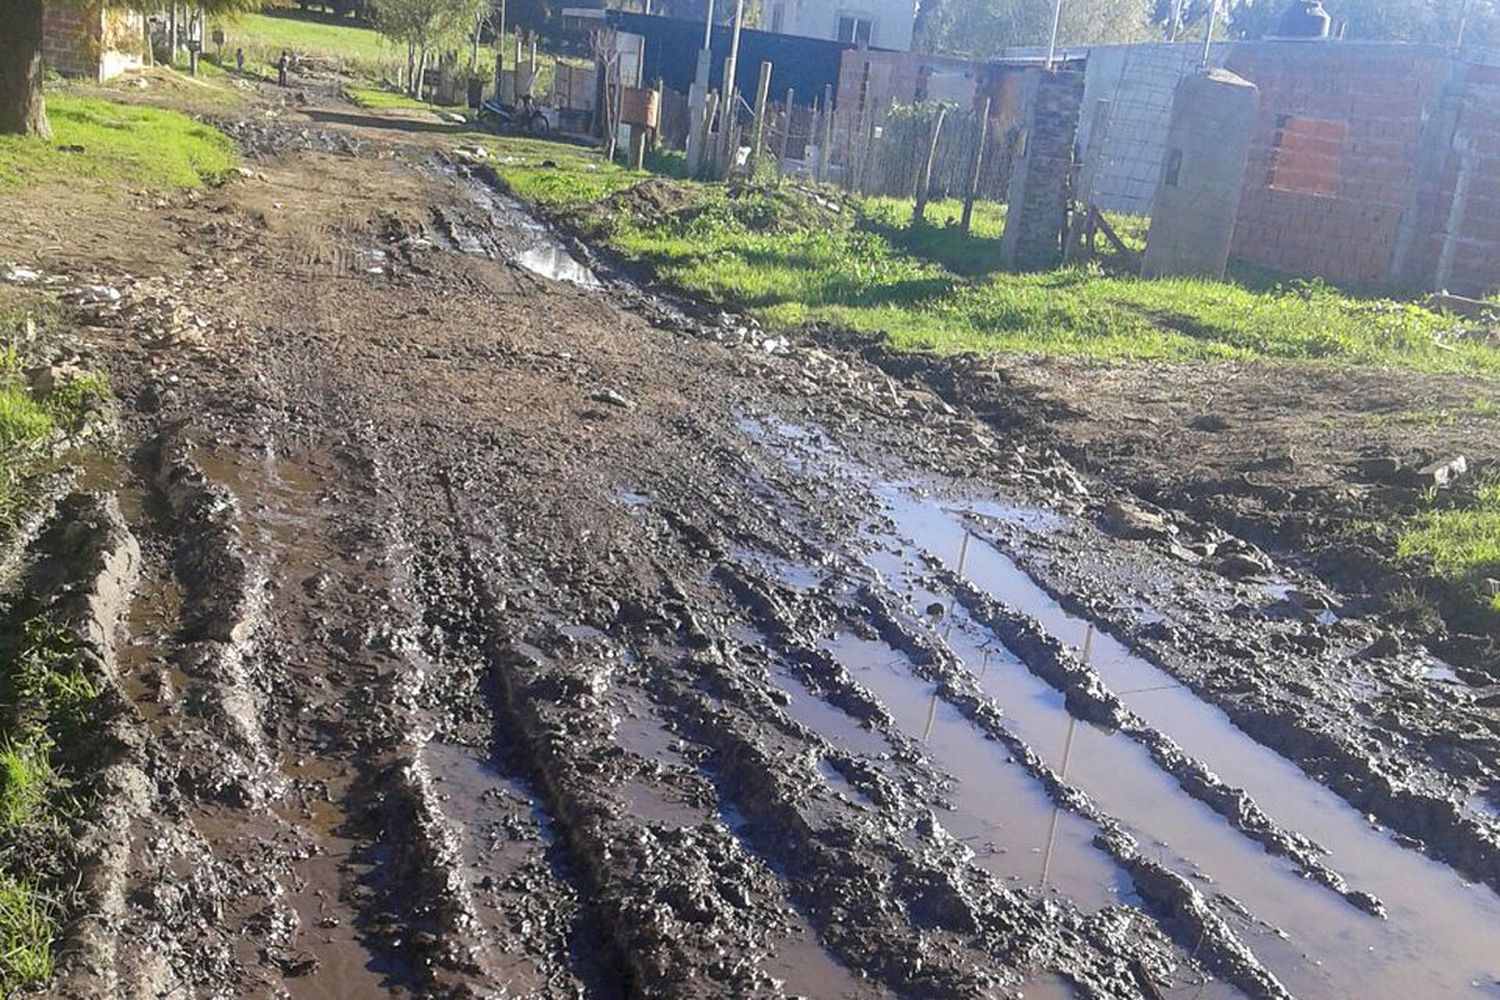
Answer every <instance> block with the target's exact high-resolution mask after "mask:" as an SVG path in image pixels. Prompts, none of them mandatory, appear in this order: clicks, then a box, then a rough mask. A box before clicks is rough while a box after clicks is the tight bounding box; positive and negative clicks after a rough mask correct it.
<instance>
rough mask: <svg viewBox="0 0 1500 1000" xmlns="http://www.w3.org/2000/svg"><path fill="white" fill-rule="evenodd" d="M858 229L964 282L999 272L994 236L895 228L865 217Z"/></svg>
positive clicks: (948, 228)
mask: <svg viewBox="0 0 1500 1000" xmlns="http://www.w3.org/2000/svg"><path fill="white" fill-rule="evenodd" d="M859 226H860V228H861V229H863V230H865V231H866V232H868V233H873V234H874V235H876V236H879V237H880V238H882V239H884V240H885V241H886V242H887V243H889V244H891V246H893V247H896V248H897V249H898V250H901V251H902V252H904V253H907V254H910V255H911V256H913V257H917V258H919V259H921V260H927V261H931V262H932V263H934V264H937V265H939V266H941V267H943V268H945V269H946V270H948V271H951V272H952V273H954V274H957V275H961V276H962V277H965V278H980V277H984V276H985V275H987V274H994V273H995V272H997V271H999V270H1000V237H998V236H975V235H973V234H972V233H966V232H964V231H963V230H962V229H960V228H959V227H957V226H946V225H943V226H934V225H930V224H927V225H919V226H915V227H914V226H910V225H905V226H896V225H891V224H890V223H887V222H882V221H881V220H879V219H874V218H870V217H868V216H867V217H865V218H862V219H860V221H859Z"/></svg>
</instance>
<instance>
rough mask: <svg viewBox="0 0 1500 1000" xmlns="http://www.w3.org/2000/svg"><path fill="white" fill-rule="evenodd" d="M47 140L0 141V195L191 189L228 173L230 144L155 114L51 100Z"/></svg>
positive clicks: (175, 117) (174, 115)
mask: <svg viewBox="0 0 1500 1000" xmlns="http://www.w3.org/2000/svg"><path fill="white" fill-rule="evenodd" d="M47 114H48V117H49V118H50V119H51V121H52V133H53V138H52V141H51V142H46V141H43V140H41V139H37V138H34V137H30V136H25V137H23V136H0V190H5V189H10V190H15V189H27V188H30V187H32V186H34V185H38V184H44V183H55V182H66V181H72V180H80V179H88V180H99V181H112V182H121V183H128V184H130V185H132V186H136V187H154V188H174V187H176V188H195V187H199V186H201V185H203V184H206V183H215V182H218V181H220V180H223V179H224V178H225V177H227V176H228V175H229V173H230V172H231V171H232V170H233V169H234V167H235V163H236V151H235V146H234V142H233V141H232V140H231V139H230V138H229V137H228V136H226V135H224V134H223V133H222V132H220V131H218V130H217V129H215V128H212V127H210V126H208V125H203V124H201V123H199V122H195V121H193V119H191V118H189V117H187V116H186V115H183V114H179V113H178V112H176V111H166V110H163V109H161V108H152V107H145V106H142V105H133V104H117V103H114V102H112V101H105V100H98V99H94V98H86V97H77V96H73V95H69V94H62V93H57V94H51V95H49V96H48V98H47Z"/></svg>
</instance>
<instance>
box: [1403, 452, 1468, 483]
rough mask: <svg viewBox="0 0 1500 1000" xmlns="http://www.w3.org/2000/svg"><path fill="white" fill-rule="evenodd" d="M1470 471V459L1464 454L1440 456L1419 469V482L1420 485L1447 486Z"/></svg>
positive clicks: (1417, 476)
mask: <svg viewBox="0 0 1500 1000" xmlns="http://www.w3.org/2000/svg"><path fill="white" fill-rule="evenodd" d="M1468 471H1469V460H1468V459H1466V458H1464V456H1462V455H1453V456H1451V457H1449V458H1440V459H1438V460H1437V461H1435V462H1428V463H1427V464H1426V465H1424V466H1422V467H1421V468H1420V469H1418V470H1417V473H1416V479H1417V484H1418V485H1419V486H1447V485H1448V484H1449V483H1451V482H1453V480H1455V479H1457V478H1458V477H1459V476H1461V475H1463V474H1464V473H1465V472H1468Z"/></svg>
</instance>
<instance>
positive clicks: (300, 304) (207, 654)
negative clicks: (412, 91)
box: [25, 126, 1500, 1000]
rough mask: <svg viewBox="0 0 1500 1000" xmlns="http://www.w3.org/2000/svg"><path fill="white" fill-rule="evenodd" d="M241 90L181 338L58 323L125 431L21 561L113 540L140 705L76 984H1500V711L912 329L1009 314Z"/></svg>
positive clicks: (38, 573) (976, 992)
mask: <svg viewBox="0 0 1500 1000" xmlns="http://www.w3.org/2000/svg"><path fill="white" fill-rule="evenodd" d="M251 138H253V139H254V143H253V144H252V149H253V150H255V151H256V153H257V155H258V156H259V157H260V160H261V162H260V164H259V166H260V168H261V169H262V170H263V171H264V174H265V179H264V180H253V181H248V182H246V183H244V184H239V185H234V186H231V187H228V188H226V189H223V190H222V191H219V192H216V193H214V194H213V195H211V196H209V197H208V198H207V199H204V200H203V201H202V202H201V203H197V204H193V205H184V206H182V207H181V210H180V211H178V212H175V213H174V219H175V220H176V221H175V223H174V225H175V226H176V227H177V228H176V230H175V232H173V233H170V234H169V235H170V236H171V238H175V239H179V240H181V241H182V242H183V244H184V245H190V246H192V247H193V248H194V250H195V252H199V253H203V254H205V255H215V254H217V259H218V261H219V264H218V266H220V267H221V268H222V269H223V271H224V272H225V278H226V280H224V281H222V282H204V283H201V284H196V285H185V286H183V287H182V288H181V289H180V291H178V292H177V293H175V294H177V295H179V296H180V297H181V298H182V299H183V302H182V303H181V304H182V305H183V306H184V307H185V308H189V309H190V310H191V312H192V313H193V314H194V315H196V316H199V317H204V318H205V321H206V322H205V325H206V328H207V329H208V331H209V332H208V333H206V334H205V336H204V337H203V338H202V340H201V342H199V343H193V344H186V345H184V344H182V343H180V342H176V341H172V340H170V339H165V338H157V339H151V338H146V337H143V336H137V334H138V333H139V332H140V331H136V330H134V329H133V328H132V327H131V325H130V324H129V323H126V324H124V325H122V326H114V325H105V324H103V323H102V322H101V321H98V320H97V317H95V316H92V315H91V314H90V312H89V310H87V309H85V308H82V307H80V309H79V310H78V312H77V314H76V315H75V317H74V318H75V319H76V320H77V321H79V322H80V323H82V324H84V325H86V326H95V327H96V328H95V329H93V331H92V332H91V333H90V334H89V335H90V336H91V337H92V338H94V339H95V340H96V341H97V343H98V345H99V349H100V350H101V351H102V352H103V353H104V354H105V356H106V357H107V358H108V361H109V364H110V367H111V372H112V376H113V379H114V384H115V386H116V387H117V391H118V392H119V394H120V396H121V398H122V399H123V400H125V401H126V406H125V408H124V412H122V414H121V418H120V419H121V425H122V432H123V435H124V439H125V440H126V441H127V442H129V443H130V445H129V447H128V448H127V451H126V457H125V458H124V460H122V461H120V462H118V463H108V462H106V463H102V464H95V465H94V466H93V467H91V469H90V470H89V472H88V473H87V475H86V476H85V479H86V482H85V484H84V485H86V486H88V487H90V488H91V490H92V491H91V492H80V493H78V494H75V495H72V496H69V497H67V498H66V499H64V500H63V501H62V502H61V504H60V505H59V507H58V510H57V514H56V516H55V517H54V518H53V520H52V522H51V524H52V526H51V527H44V528H42V530H41V531H40V533H39V534H38V535H37V538H36V541H35V543H34V545H33V550H34V552H35V554H36V555H37V558H36V559H34V560H33V561H32V562H31V563H29V564H28V566H29V567H30V568H28V570H27V577H26V579H27V580H28V581H31V582H28V583H27V584H26V588H27V589H26V591H25V592H26V593H28V594H34V595H37V596H35V597H34V598H29V599H34V600H38V601H40V600H47V599H49V598H47V597H46V596H45V595H46V594H49V593H54V592H60V591H59V587H58V586H57V585H55V584H53V585H48V584H46V583H45V581H47V580H50V579H53V578H55V577H58V576H60V575H61V576H67V577H68V578H70V579H74V580H81V581H84V582H83V583H82V584H78V585H73V586H70V587H68V588H65V589H66V593H67V594H68V595H69V596H68V597H67V598H66V599H67V600H68V601H72V602H74V603H75V604H77V606H78V608H79V611H78V618H77V621H78V622H79V624H78V625H77V626H76V627H77V628H78V630H79V633H80V635H83V636H85V637H86V641H87V642H88V643H89V644H90V646H89V648H90V649H93V650H95V659H96V660H97V667H96V669H97V672H98V674H99V676H100V677H101V678H102V679H104V680H107V681H108V684H107V690H108V692H109V694H108V696H107V698H106V699H105V703H106V705H107V706H109V708H108V710H107V711H104V712H102V713H101V725H103V726H107V727H108V728H109V731H110V732H111V733H113V734H115V735H114V738H113V739H112V741H111V742H110V746H111V747H113V748H115V749H113V750H112V751H111V752H112V755H113V756H112V757H111V759H110V762H109V765H108V766H107V767H105V768H103V769H101V771H100V775H101V777H100V789H101V792H102V801H103V802H104V803H106V805H105V806H104V807H102V808H101V809H99V810H98V819H97V821H96V822H94V823H93V824H91V825H90V827H89V829H88V830H86V831H85V832H84V835H83V836H81V837H80V838H79V840H78V853H79V858H80V863H81V864H82V865H83V870H85V871H86V872H88V875H87V877H86V879H85V883H84V886H85V890H84V891H85V893H86V895H87V897H88V899H89V901H90V902H89V904H88V905H87V906H86V907H83V908H81V909H80V911H79V912H85V913H87V914H88V916H86V917H82V918H80V919H78V920H77V921H75V923H74V925H73V926H72V927H70V928H69V934H68V938H67V942H66V946H65V947H64V949H63V953H64V961H63V963H62V967H63V970H64V972H63V975H62V977H61V978H60V980H59V986H58V991H59V992H60V994H61V995H67V996H80V997H81V996H93V995H124V996H147V995H157V994H158V993H162V992H171V991H174V990H175V991H177V992H178V993H179V994H192V995H201V996H268V995H281V996H291V997H334V996H340V997H343V996H376V995H395V996H538V997H542V996H545V997H553V996H604V997H612V996H653V997H655V996H683V997H699V996H720V995H723V996H767V997H774V996H791V995H803V996H816V997H835V996H856V997H882V996H930V997H972V996H1014V995H1018V994H1019V993H1021V992H1023V991H1024V992H1025V994H1026V995H1027V996H1038V995H1040V996H1069V995H1076V996H1082V997H1090V998H1122V1000H1123V998H1137V997H1143V996H1145V997H1152V996H1156V995H1162V996H1189V995H1194V996H1209V997H1231V996H1245V997H1252V998H1273V997H1276V998H1280V997H1288V996H1299V997H1340V996H1355V995H1357V996H1366V997H1407V996H1413V995H1434V996H1436V995H1443V996H1448V995H1454V996H1462V995H1474V996H1485V995H1490V994H1492V993H1493V991H1494V990H1495V989H1496V988H1497V984H1500V980H1497V975H1500V969H1497V967H1496V966H1495V965H1494V949H1493V947H1492V945H1493V941H1494V935H1495V934H1496V933H1500V899H1497V897H1496V895H1495V892H1494V890H1495V889H1496V888H1500V873H1497V870H1496V868H1497V865H1496V854H1495V851H1496V847H1497V845H1500V824H1497V821H1496V818H1495V810H1494V807H1493V799H1492V798H1490V796H1492V795H1493V790H1494V787H1495V778H1496V775H1495V770H1494V767H1495V763H1494V762H1495V753H1494V751H1495V739H1496V719H1495V716H1494V710H1493V709H1490V708H1486V707H1484V706H1483V705H1480V704H1479V703H1478V700H1477V698H1476V695H1475V693H1474V691H1473V689H1471V688H1469V687H1468V686H1467V685H1464V684H1462V682H1461V681H1457V680H1456V678H1455V679H1454V680H1452V681H1450V680H1449V679H1447V678H1448V674H1445V673H1444V672H1443V665H1442V664H1441V663H1439V662H1438V661H1436V660H1433V659H1432V658H1431V657H1430V656H1429V655H1428V654H1426V653H1424V652H1420V651H1414V650H1411V649H1409V648H1408V649H1403V650H1400V651H1399V652H1397V653H1395V654H1391V655H1386V654H1383V653H1382V652H1381V650H1382V649H1383V648H1384V647H1383V645H1382V643H1381V639H1382V636H1383V635H1384V634H1385V631H1384V629H1383V628H1382V626H1381V625H1380V623H1379V622H1378V621H1372V620H1368V619H1364V618H1361V617H1359V616H1358V615H1357V614H1348V613H1343V612H1344V609H1343V608H1342V607H1341V605H1340V601H1339V595H1338V593H1337V592H1336V591H1334V590H1331V589H1330V588H1328V587H1326V586H1324V585H1323V584H1321V583H1320V582H1319V581H1318V580H1316V579H1314V578H1311V577H1307V576H1303V575H1300V574H1299V573H1297V572H1295V571H1293V570H1292V569H1290V568H1287V567H1284V566H1277V565H1275V563H1274V562H1273V561H1272V560H1271V559H1270V558H1269V557H1267V556H1266V555H1265V554H1264V553H1262V552H1260V550H1258V549H1256V548H1255V547H1254V546H1251V545H1248V544H1246V543H1243V542H1241V541H1239V540H1237V539H1235V538H1233V537H1231V536H1229V535H1227V534H1226V533H1225V532H1224V531H1222V530H1220V529H1218V528H1214V527H1211V526H1206V525H1202V524H1198V523H1195V522H1193V521H1192V520H1191V519H1189V518H1187V517H1185V516H1183V515H1181V514H1178V513H1175V512H1170V511H1155V512H1153V511H1151V510H1149V509H1147V508H1145V507H1143V506H1141V505H1139V504H1138V503H1136V502H1135V501H1133V500H1131V499H1130V498H1129V496H1128V495H1127V494H1123V493H1121V492H1119V491H1118V490H1117V489H1116V488H1115V487H1113V486H1111V485H1110V484H1109V483H1107V482H1105V481H1102V480H1098V479H1086V478H1084V477H1082V476H1080V475H1079V474H1078V473H1077V472H1076V471H1075V470H1074V469H1073V468H1072V467H1071V466H1070V465H1069V464H1068V463H1067V462H1066V461H1065V460H1064V459H1063V458H1062V457H1061V456H1060V455H1059V454H1058V453H1057V452H1055V451H1053V450H1051V449H1050V448H1048V447H1045V446H1040V447H1039V446H1038V442H1037V440H1036V439H1035V437H1033V436H1031V435H1030V434H1029V433H1028V434H1027V435H1020V434H1016V435H1012V434H1010V433H1009V432H1008V431H1007V427H1006V425H1005V423H1004V422H1003V421H1002V420H1000V419H999V418H998V416H997V417H996V419H993V420H992V419H991V414H988V413H987V412H985V411H984V410H982V409H979V408H978V406H977V404H976V403H975V402H974V400H975V399H976V398H977V397H975V396H972V395H969V394H967V393H965V392H953V391H951V388H952V387H951V385H945V384H944V383H943V380H942V379H941V378H938V377H936V376H934V375H933V372H932V371H931V370H925V369H923V367H922V366H923V365H924V364H925V365H930V366H931V367H932V368H933V369H936V368H937V367H939V366H943V365H955V364H965V365H968V366H969V367H968V368H966V369H965V376H964V377H965V379H966V380H967V381H966V383H965V384H976V383H981V382H982V383H986V384H987V385H989V391H991V392H999V391H1001V389H1000V387H999V386H998V385H997V384H996V383H994V382H993V381H990V380H986V379H985V378H984V377H983V370H982V365H980V364H979V363H977V362H972V361H969V362H951V361H949V362H937V361H932V362H921V363H912V362H909V361H905V360H901V359H899V358H897V357H895V356H882V357H872V356H865V355H869V354H870V352H869V351H865V352H863V354H862V353H861V352H860V351H856V350H850V349H847V348H845V347H843V346H840V345H839V344H837V343H835V338H832V337H828V338H824V339H823V340H822V341H821V343H813V342H804V343H799V344H794V345H787V344H785V343H783V342H782V341H781V340H780V339H779V338H775V337H770V336H768V335H766V334H764V333H763V332H761V331H759V330H758V329H757V328H756V327H755V326H754V324H751V323H747V322H744V321H742V320H740V319H737V318H735V317H733V316H721V315H719V314H717V313H713V312H708V311H704V310H699V309H697V308H695V307H693V305H692V304H691V303H688V302H683V301H680V300H675V299H672V298H670V297H667V296H664V295H659V294H655V293H654V292H653V291H647V290H643V289H642V287H641V286H639V285H637V284H635V283H633V282H631V281H630V280H629V279H628V278H627V277H626V276H624V275H623V274H622V273H620V272H619V271H617V270H615V269H613V268H610V267H607V266H605V265H603V264H600V263H599V262H598V261H590V263H595V264H598V266H597V267H596V268H595V271H594V273H593V275H592V277H591V278H589V279H585V278H583V277H581V276H580V275H579V274H578V272H576V271H573V270H571V269H570V268H566V267H565V268H564V270H565V271H566V272H567V273H569V274H571V275H572V276H574V277H575V278H578V280H579V281H583V280H589V281H590V282H591V283H590V284H588V285H584V284H579V283H577V282H558V281H553V280H551V279H548V278H546V277H541V276H538V275H537V274H535V273H534V272H533V271H530V270H527V269H526V268H525V267H522V266H520V265H519V264H518V263H517V261H520V260H522V259H523V258H526V259H528V260H531V259H533V258H532V257H528V254H529V253H530V252H531V251H534V250H542V251H544V253H542V255H541V256H542V257H543V258H547V259H551V260H553V261H554V263H555V261H556V260H557V257H558V255H559V254H561V255H563V256H566V255H567V254H566V249H565V248H563V247H560V246H559V245H558V244H557V243H556V242H555V240H554V239H553V238H552V237H551V236H550V235H549V234H548V233H547V232H546V231H545V230H543V229H541V228H540V227H538V226H537V225H536V224H535V223H534V222H531V221H530V220H529V219H527V218H526V217H525V215H524V213H522V212H521V211H520V209H519V208H518V207H517V206H516V205H515V204H514V203H511V202H509V201H508V200H507V199H506V198H505V197H504V196H503V194H501V193H498V192H496V191H494V190H493V189H492V188H491V187H490V186H488V185H484V184H480V183H476V181H475V180H474V179H472V178H468V177H465V176H464V175H462V174H461V173H456V172H454V171H452V170H449V169H446V168H443V169H433V167H432V160H431V154H430V153H428V152H424V151H415V150H413V149H412V148H410V147H403V148H401V149H398V150H397V151H396V153H395V155H393V156H386V155H380V156H373V155H369V154H370V151H371V150H372V149H377V148H379V143H380V141H381V140H380V138H379V137H378V136H374V135H370V134H364V133H360V134H358V135H352V136H351V137H350V138H349V139H348V140H347V141H344V140H335V139H329V138H327V137H326V136H325V135H324V133H323V132H322V131H316V132H309V133H307V137H304V138H302V139H299V138H298V136H297V132H296V131H295V130H281V131H278V130H276V129H272V128H268V127H261V126H257V132H256V134H255V136H253V137H251ZM366 191H368V192H380V194H379V195H378V196H377V195H375V194H365V193H362V192H366ZM279 206H284V207H279ZM210 220H211V222H212V225H204V223H205V222H208V221H210ZM289 261H294V262H295V266H294V267H292V273H290V274H289V273H287V271H288V267H289V265H288V262H289ZM572 266H573V267H580V264H579V261H578V260H576V259H575V260H573V265H572ZM293 293H294V294H293ZM914 369H916V370H914ZM935 389H937V390H942V391H934V390H935ZM121 511H123V514H121ZM1166 523H1171V524H1172V525H1173V530H1171V531H1167V530H1165V528H1164V527H1162V526H1163V525H1164V524H1166ZM137 539H138V540H139V541H138V544H137V542H136V540H137ZM1173 546H1178V547H1194V548H1195V550H1196V551H1199V552H1202V553H1207V554H1205V555H1200V557H1199V558H1198V559H1195V560H1187V559H1184V558H1181V557H1180V555H1179V554H1175V553H1174V551H1173V548H1172V547H1173ZM49 566H52V567H65V568H54V569H48V567H49ZM1252 567H1253V572H1252V571H1251V569H1252ZM49 586H50V587H51V589H49ZM1294 594H1296V595H1301V596H1300V598H1296V597H1293V596H1292V595H1294ZM90 595H93V596H90ZM1307 595H1326V597H1325V598H1322V599H1320V600H1319V601H1318V602H1317V603H1320V604H1322V605H1323V606H1322V608H1314V607H1312V604H1313V603H1314V602H1313V601H1312V600H1311V599H1310V598H1309V597H1308V596H1307ZM56 599H57V600H63V598H61V597H58V598H56ZM1299 599H1300V600H1301V601H1302V602H1303V606H1294V605H1296V601H1297V600H1299ZM80 602H81V603H80ZM1335 608H1337V609H1339V611H1338V612H1335V611H1334V610H1332V609H1335ZM1324 611H1327V612H1328V613H1326V614H1324V613H1322V612H1324ZM70 620H72V619H70ZM1372 692H1373V695H1372V694H1371V693H1372ZM1460 873H1461V874H1462V876H1463V878H1460ZM1465 879H1467V880H1468V882H1477V883H1483V884H1478V885H1475V884H1468V883H1466V881H1465ZM1424 991H1425V992H1424Z"/></svg>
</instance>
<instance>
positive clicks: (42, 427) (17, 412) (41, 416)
mask: <svg viewBox="0 0 1500 1000" xmlns="http://www.w3.org/2000/svg"><path fill="white" fill-rule="evenodd" d="M55 426H56V424H54V423H53V420H52V415H51V414H50V413H49V412H48V411H47V408H46V407H45V406H43V405H42V404H40V403H38V402H37V401H36V400H35V399H33V398H32V396H31V390H29V389H28V388H27V387H26V386H25V385H22V384H19V383H16V382H11V383H8V384H0V462H3V461H4V455H5V453H7V452H10V453H14V452H16V451H19V450H21V449H23V448H29V447H31V446H33V445H35V444H37V443H38V442H40V441H42V440H43V439H45V438H46V437H47V435H49V434H51V433H52V429H53V428H54V427H55Z"/></svg>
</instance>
